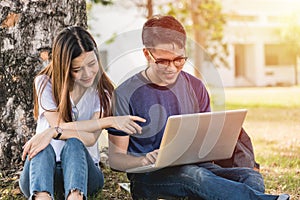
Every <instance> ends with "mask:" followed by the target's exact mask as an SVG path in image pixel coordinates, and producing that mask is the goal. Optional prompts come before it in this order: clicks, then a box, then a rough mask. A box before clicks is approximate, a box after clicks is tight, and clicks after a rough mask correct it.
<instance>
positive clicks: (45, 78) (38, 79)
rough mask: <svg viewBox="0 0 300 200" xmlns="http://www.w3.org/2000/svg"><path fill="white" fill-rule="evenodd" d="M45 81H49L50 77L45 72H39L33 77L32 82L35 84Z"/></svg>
mask: <svg viewBox="0 0 300 200" xmlns="http://www.w3.org/2000/svg"><path fill="white" fill-rule="evenodd" d="M45 81H47V82H50V77H49V76H47V75H45V74H39V75H37V76H36V77H35V78H34V82H35V83H36V84H39V83H41V82H45Z"/></svg>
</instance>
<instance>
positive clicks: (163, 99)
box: [109, 16, 288, 200]
mask: <svg viewBox="0 0 300 200" xmlns="http://www.w3.org/2000/svg"><path fill="white" fill-rule="evenodd" d="M142 40H143V44H144V46H145V48H144V49H143V52H144V55H145V57H146V59H147V61H148V63H149V65H148V67H147V68H146V69H145V70H143V71H141V72H140V73H138V74H136V75H134V76H132V77H131V78H129V79H128V80H126V81H125V82H124V83H122V84H121V85H120V86H119V87H118V88H117V89H116V91H115V102H114V106H115V110H114V114H115V115H128V114H129V115H137V116H140V117H142V118H145V119H146V122H145V123H140V125H141V126H142V127H143V130H142V134H135V135H128V134H125V133H123V132H120V131H116V130H113V129H110V130H109V133H110V135H109V140H110V146H109V154H110V155H109V158H110V165H111V167H112V168H113V169H116V170H120V171H125V170H126V169H129V168H133V167H138V166H144V165H147V164H150V163H154V162H155V160H156V157H157V155H158V153H159V151H158V148H159V145H160V142H161V139H162V134H163V131H164V127H165V123H166V120H167V118H168V116H170V115H176V114H186V113H197V112H209V111H210V99H209V95H208V92H207V90H206V88H205V86H204V84H203V83H202V82H201V81H200V80H199V79H197V78H195V77H194V76H192V75H190V74H188V73H186V72H184V71H182V68H183V66H184V64H185V62H186V59H187V57H186V51H185V43H186V33H185V30H184V28H183V26H182V25H181V24H180V22H178V21H177V20H176V19H175V18H174V17H171V16H155V17H153V18H151V19H149V20H148V21H147V22H146V23H145V24H144V27H143V32H142ZM128 178H129V180H130V183H131V184H130V187H131V192H132V197H133V199H156V198H159V197H170V196H171V197H191V198H195V199H231V200H234V199H270V200H275V199H279V198H280V199H288V195H281V196H277V195H267V194H264V183H263V178H262V176H261V175H260V174H259V173H258V172H257V171H255V170H253V169H252V168H245V167H244V168H241V167H237V168H222V167H221V166H219V165H216V164H214V163H212V162H207V163H199V164H190V165H183V166H176V167H167V168H163V169H160V170H157V171H153V172H148V173H131V174H128Z"/></svg>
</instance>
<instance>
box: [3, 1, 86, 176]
mask: <svg viewBox="0 0 300 200" xmlns="http://www.w3.org/2000/svg"><path fill="white" fill-rule="evenodd" d="M0 13H1V14H0V67H1V68H0V109H1V110H0V170H1V171H0V173H1V174H4V175H6V174H8V173H12V172H15V171H17V170H18V169H20V167H21V166H22V165H23V163H22V161H21V153H22V146H23V145H24V143H25V142H26V141H27V140H28V139H29V138H30V137H31V136H32V135H33V134H34V133H35V125H36V124H35V121H34V119H33V112H32V110H33V96H32V86H33V79H34V76H35V74H36V73H37V72H38V71H40V70H41V69H42V68H43V67H44V66H46V65H47V64H48V62H49V57H50V56H51V45H52V40H53V37H54V36H55V35H56V34H57V32H58V31H59V30H61V29H62V28H63V27H65V26H70V25H80V26H84V27H87V17H86V2H85V0H72V1H69V0H50V1H47V0H2V1H0Z"/></svg>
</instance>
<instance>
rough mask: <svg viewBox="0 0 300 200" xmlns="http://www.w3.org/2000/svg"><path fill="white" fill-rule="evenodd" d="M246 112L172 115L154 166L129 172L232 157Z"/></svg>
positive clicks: (128, 170)
mask: <svg viewBox="0 0 300 200" xmlns="http://www.w3.org/2000/svg"><path fill="white" fill-rule="evenodd" d="M246 113H247V110H246V109H239V110H226V111H217V112H205V113H194V114H184V115H173V116H169V118H168V120H167V123H166V127H165V130H164V134H163V138H162V141H161V144H160V147H159V153H158V156H157V159H156V162H155V164H151V165H147V166H142V167H136V168H131V169H127V170H126V172H127V173H144V172H151V171H154V170H157V169H161V168H164V167H169V166H176V165H184V164H192V163H200V162H206V161H216V160H223V159H228V158H231V156H232V154H233V151H234V149H235V145H236V142H237V140H238V137H239V133H240V131H241V128H242V124H243V122H244V119H245V117H246Z"/></svg>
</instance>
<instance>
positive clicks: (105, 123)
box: [98, 117, 113, 129]
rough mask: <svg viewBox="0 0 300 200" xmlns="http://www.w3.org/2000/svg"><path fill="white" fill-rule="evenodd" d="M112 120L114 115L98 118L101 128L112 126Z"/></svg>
mask: <svg viewBox="0 0 300 200" xmlns="http://www.w3.org/2000/svg"><path fill="white" fill-rule="evenodd" d="M112 120H113V117H104V118H100V119H98V121H99V124H100V129H105V128H110V127H112V126H113V123H112Z"/></svg>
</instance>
